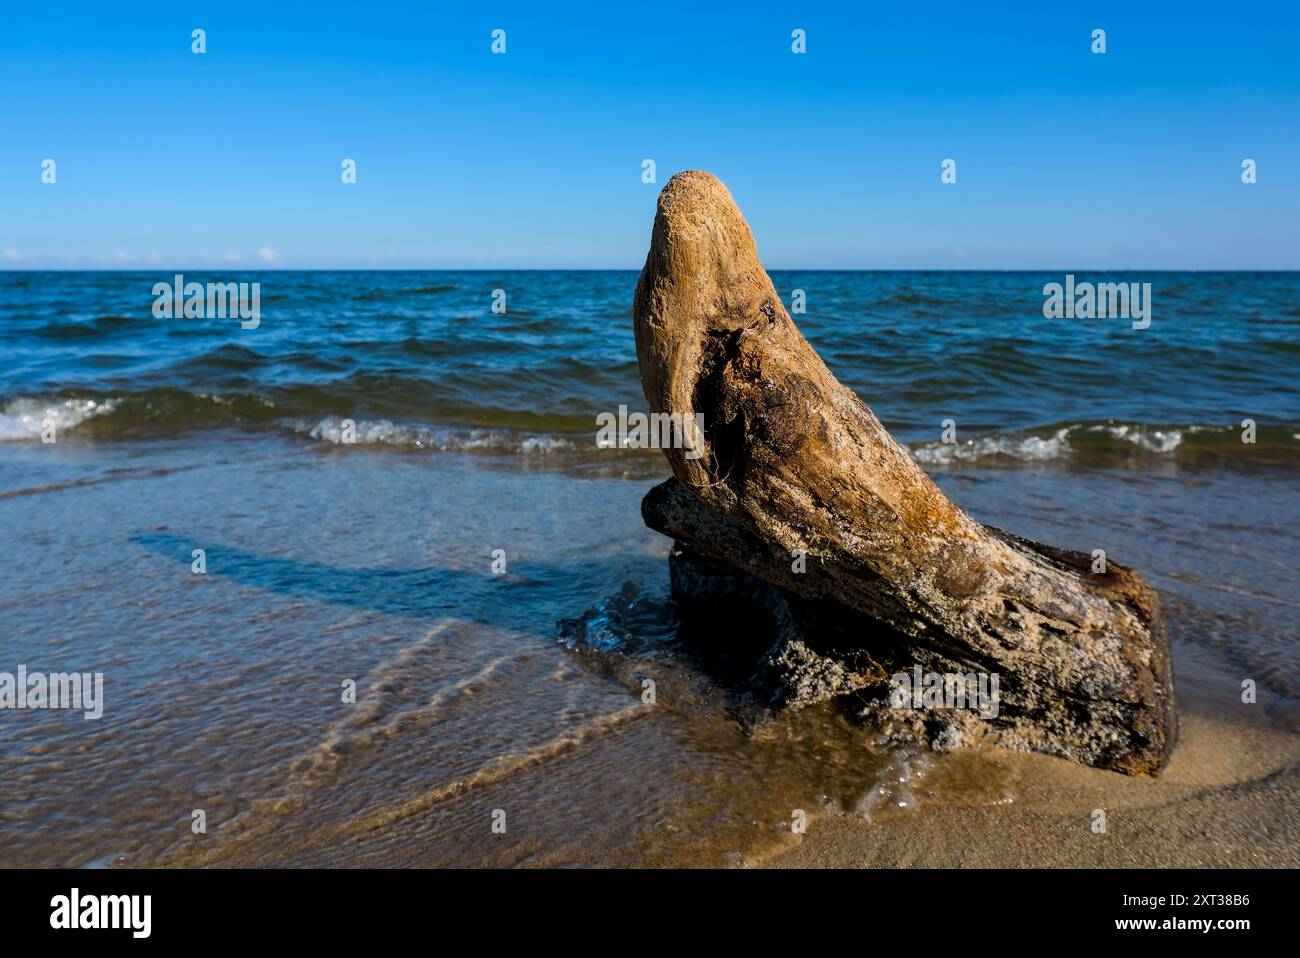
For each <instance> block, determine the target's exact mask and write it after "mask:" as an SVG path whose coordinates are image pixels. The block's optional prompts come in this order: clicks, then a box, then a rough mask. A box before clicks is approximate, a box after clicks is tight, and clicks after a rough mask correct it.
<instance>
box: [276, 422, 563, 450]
mask: <svg viewBox="0 0 1300 958" xmlns="http://www.w3.org/2000/svg"><path fill="white" fill-rule="evenodd" d="M293 431H294V432H296V433H298V434H300V435H306V436H309V437H310V438H312V439H317V440H320V441H322V442H328V443H331V444H333V445H336V446H343V445H358V446H390V447H397V448H405V449H424V450H431V451H434V452H497V453H514V454H519V455H525V456H533V455H548V454H554V453H559V452H571V451H573V450H574V449H575V448H576V443H575V442H574V440H573V439H572V438H569V437H564V436H548V435H530V434H527V433H517V432H512V431H507V430H496V429H455V428H439V427H435V426H425V425H412V424H403V423H395V422H392V421H391V420H388V419H360V420H354V419H349V418H347V417H343V416H327V417H326V418H324V419H321V420H320V421H319V422H316V423H311V422H306V421H303V420H299V421H297V422H295V423H294V424H293Z"/></svg>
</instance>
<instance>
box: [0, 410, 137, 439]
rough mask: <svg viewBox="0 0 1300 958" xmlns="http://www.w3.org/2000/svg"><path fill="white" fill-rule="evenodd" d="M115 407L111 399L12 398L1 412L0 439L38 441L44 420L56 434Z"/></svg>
mask: <svg viewBox="0 0 1300 958" xmlns="http://www.w3.org/2000/svg"><path fill="white" fill-rule="evenodd" d="M115 407H116V402H115V401H114V400H112V399H103V400H97V399H62V400H57V399H56V400H45V399H15V400H13V401H12V402H10V403H8V404H7V405H6V406H5V408H4V410H3V411H2V412H0V442H19V441H22V440H29V439H35V440H38V441H39V440H40V439H41V434H42V432H43V431H44V430H45V428H46V424H47V423H50V424H53V426H54V435H55V437H56V438H57V437H58V435H59V434H60V433H62V432H64V431H66V430H68V429H72V428H73V427H75V426H78V425H80V424H81V423H83V422H85V421H86V420H87V419H90V418H91V417H93V416H102V415H106V414H107V413H111V412H112V411H113V409H114V408H115Z"/></svg>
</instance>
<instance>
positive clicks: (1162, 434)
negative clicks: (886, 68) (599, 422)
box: [0, 270, 1300, 865]
mask: <svg viewBox="0 0 1300 958" xmlns="http://www.w3.org/2000/svg"><path fill="white" fill-rule="evenodd" d="M772 278H773V281H774V283H775V285H776V288H777V290H778V292H779V293H780V294H781V296H782V298H783V300H784V301H785V302H786V304H787V307H789V306H790V305H791V304H792V303H793V302H794V301H795V298H796V291H797V290H799V291H802V297H800V298H801V299H802V301H803V302H804V303H805V304H806V311H805V312H796V313H794V314H793V318H794V320H795V321H796V323H797V324H798V326H799V327H800V329H801V330H802V331H803V333H804V335H805V336H806V338H807V339H808V340H809V341H810V342H811V344H812V345H813V346H814V347H815V348H816V349H817V350H818V352H819V353H820V354H821V356H822V358H823V359H824V360H825V361H826V363H827V365H828V366H829V367H830V369H831V370H832V371H833V372H834V373H835V375H836V376H837V377H839V379H840V380H841V381H843V382H844V383H845V384H846V385H848V386H849V387H851V388H852V389H853V390H855V391H856V392H857V393H858V395H859V396H860V397H862V399H863V400H864V401H865V402H866V403H867V404H868V405H869V406H870V407H871V408H872V409H873V410H874V412H875V413H876V414H877V416H879V418H880V419H881V421H882V422H883V423H884V424H885V425H886V427H888V428H889V429H890V430H891V432H893V434H894V435H895V436H896V437H897V438H898V439H899V440H901V441H902V442H903V443H904V444H905V445H906V446H907V448H908V449H909V450H910V451H911V453H912V454H913V455H914V456H915V457H916V459H917V460H918V462H919V463H920V464H921V465H922V466H923V467H924V468H925V469H926V470H927V471H929V472H930V473H931V474H932V475H933V476H934V477H935V479H936V481H937V482H938V483H939V484H940V486H941V487H942V488H943V489H944V491H945V492H946V493H947V494H948V495H949V496H950V497H951V498H952V499H953V500H954V501H956V502H957V503H958V504H960V505H962V506H963V507H965V508H966V509H967V510H968V511H970V512H971V513H972V514H973V515H974V516H975V517H976V518H978V519H980V520H981V521H984V522H988V523H991V524H994V525H997V526H999V527H1001V528H1005V529H1008V530H1010V531H1013V532H1016V533H1018V534H1022V535H1026V536H1029V537H1031V538H1036V539H1040V540H1042V541H1046V542H1050V543H1053V544H1055V545H1059V546H1063V547H1068V548H1075V549H1082V550H1084V551H1090V550H1092V549H1094V548H1104V549H1105V550H1106V552H1107V555H1108V556H1111V557H1113V558H1115V559H1116V560H1118V561H1121V562H1123V563H1125V564H1127V565H1131V566H1133V567H1135V568H1137V569H1138V570H1139V571H1140V572H1141V573H1142V574H1143V575H1144V576H1146V578H1147V579H1148V581H1150V582H1151V583H1152V584H1153V585H1154V586H1155V587H1156V588H1157V589H1158V590H1159V592H1160V595H1161V599H1162V603H1163V605H1164V608H1165V611H1166V615H1167V617H1168V620H1169V625H1170V631H1171V635H1172V638H1173V642H1174V650H1175V672H1176V675H1177V681H1178V688H1179V694H1180V697H1181V699H1182V701H1183V703H1184V708H1185V709H1188V710H1192V711H1196V710H1199V711H1201V712H1204V713H1207V714H1216V715H1227V714H1231V715H1232V716H1234V717H1236V718H1239V719H1243V720H1248V721H1252V722H1258V723H1264V724H1272V725H1281V726H1286V727H1294V726H1295V723H1296V716H1297V714H1298V713H1297V703H1300V652H1298V651H1297V644H1296V625H1295V622H1296V613H1297V610H1298V608H1300V572H1298V571H1297V563H1296V555H1297V546H1298V545H1300V495H1298V493H1300V274H1296V273H1213V272H1196V273H1178V272H1169V273H1159V272H1156V273H1141V274H1126V273H1113V274H1104V275H1103V274H1097V275H1087V274H1076V276H1075V280H1076V282H1084V281H1091V282H1098V281H1105V282H1149V283H1151V316H1150V325H1149V326H1148V327H1146V328H1144V329H1135V328H1133V324H1132V323H1130V322H1129V321H1128V320H1127V319H1124V318H1113V319H1101V318H1097V319H1049V318H1045V317H1044V314H1043V303H1044V293H1043V288H1044V286H1045V284H1048V283H1053V282H1056V283H1061V282H1064V279H1065V276H1064V273H1059V274H1049V273H1028V272H818V271H809V272H788V271H779V270H778V271H775V272H773V273H772ZM185 279H186V281H195V282H200V283H208V282H254V281H255V282H258V283H260V284H261V285H260V317H259V322H258V325H257V328H255V329H245V328H242V327H241V324H240V321H239V320H238V318H223V319H197V318H195V319H186V318H171V319H166V318H163V319H160V318H156V317H155V315H154V311H153V306H154V301H155V294H154V292H153V287H154V285H155V284H156V283H159V282H167V283H170V282H172V280H173V275H172V274H171V273H165V274H159V273H156V272H147V273H146V272H0V350H2V354H3V356H4V359H5V361H4V363H3V364H0V521H3V528H4V532H5V539H6V544H5V548H4V550H3V557H2V558H0V614H2V615H3V624H2V628H0V671H11V672H12V671H13V670H14V668H15V667H16V666H17V665H18V664H20V663H22V664H25V665H26V666H27V667H28V668H29V669H31V670H36V669H44V670H49V671H62V670H72V669H75V670H81V671H87V672H93V671H101V672H103V674H104V676H105V699H106V700H105V708H104V717H103V718H102V719H100V720H98V721H94V722H91V721H84V722H83V720H82V719H81V718H80V717H79V716H78V717H76V720H75V721H73V720H72V719H71V718H70V717H69V716H68V715H66V714H60V713H57V712H53V711H47V712H43V713H28V714H24V715H22V716H21V718H22V721H21V722H19V721H15V720H12V715H13V714H15V713H10V715H8V716H5V715H0V782H3V783H4V785H3V790H2V791H0V834H2V835H3V836H4V838H3V840H2V841H0V865H12V864H22V863H35V861H36V860H37V858H38V856H42V857H39V861H40V862H41V863H48V864H69V865H149V864H291V865H292V864H358V865H364V864H380V865H399V864H437V865H484V864H526V865H545V864H579V865H582V864H605V865H608V864H614V865H620V864H622V865H627V864H706V865H710V864H711V865H726V864H735V863H743V862H747V861H750V860H757V859H759V858H761V857H762V856H763V855H765V854H768V853H769V852H770V851H771V849H773V848H777V847H780V846H781V843H782V842H783V841H785V839H786V838H787V837H788V834H789V828H788V822H787V820H788V818H789V815H790V810H791V809H792V808H821V809H823V810H826V814H832V813H833V814H858V815H866V816H870V815H872V814H875V805H873V804H872V802H873V801H874V799H873V798H872V796H879V795H880V794H881V791H880V789H881V787H882V786H881V782H882V775H883V776H885V777H886V778H889V777H890V776H891V775H892V776H894V778H889V780H890V781H893V780H894V779H895V778H897V776H896V775H895V772H896V770H897V763H898V761H899V760H900V759H899V757H898V756H895V755H889V754H886V753H882V752H880V751H879V750H877V749H876V748H875V746H874V745H873V743H872V742H871V741H870V740H869V739H867V738H866V737H865V736H864V734H863V732H862V730H860V729H858V728H856V727H855V726H853V724H852V723H849V722H846V721H845V720H844V719H843V717H842V716H839V715H837V714H835V713H834V712H833V711H818V710H810V711H808V712H805V713H799V714H793V715H787V716H780V717H775V718H773V719H772V723H773V724H771V725H767V726H764V731H763V732H762V733H761V734H755V732H754V730H753V729H752V728H751V727H749V726H748V725H747V724H746V723H744V722H740V721H738V720H737V718H736V716H735V713H734V705H735V703H734V701H733V699H732V697H731V692H730V691H729V690H728V689H727V688H725V687H723V686H722V685H720V684H719V683H717V682H716V681H714V679H713V678H712V677H711V675H710V674H709V672H708V671H707V670H705V669H702V668H701V667H699V665H698V663H696V662H694V661H693V660H692V658H691V656H690V655H688V654H687V653H686V652H685V650H683V649H682V648H681V646H680V645H679V643H678V642H677V639H676V619H675V611H674V608H673V605H672V602H671V599H670V598H669V596H668V591H667V569H666V555H667V550H668V547H669V545H670V543H669V542H668V541H667V540H665V539H663V538H662V537H661V536H659V535H658V534H656V533H654V532H652V531H650V530H648V529H646V528H645V527H644V526H643V525H642V523H641V520H640V514H639V502H640V499H641V496H642V495H644V493H645V491H646V490H647V489H648V488H649V487H650V486H651V485H653V484H654V483H656V482H657V481H659V480H660V479H662V478H663V477H665V476H667V474H668V470H667V467H666V464H665V462H664V460H663V458H662V455H661V454H660V453H658V452H656V451H654V450H637V449H621V448H600V447H598V446H597V443H596V417H597V416H598V415H600V414H601V413H605V412H616V411H617V410H618V407H619V406H620V405H627V406H629V407H630V408H632V409H634V410H636V409H641V410H644V409H645V408H646V407H645V403H644V398H643V396H642V393H641V388H640V384H639V381H638V376H637V365H636V355H635V349H634V344H633V338H632V318H631V302H632V291H633V287H634V285H635V282H636V273H635V272H634V271H605V272H581V271H543V272H512V271H502V272H490V271H464V272H461V271H437V272H426V271H411V272H287V271H286V272H275V271H266V272H256V273H240V274H236V273H229V274H224V273H198V272H194V273H186V274H185ZM498 291H499V292H498ZM494 303H497V304H503V306H504V310H503V311H501V307H500V305H499V306H498V309H497V310H494V309H493V304H494ZM945 427H948V428H949V435H948V437H947V438H949V439H952V440H954V441H945V436H944V431H945ZM353 437H355V441H350V440H351V439H353ZM46 440H52V441H46ZM199 553H201V554H202V556H203V566H204V567H203V569H202V570H201V571H196V568H195V563H196V561H197V559H196V556H197V555H198V554H199ZM494 564H495V565H494ZM575 623H578V624H576V625H575ZM646 676H652V677H654V678H655V680H656V682H657V683H658V689H659V692H658V703H659V704H657V705H656V706H655V708H653V709H646V708H644V707H643V703H642V702H641V698H640V694H641V693H640V689H641V680H642V679H643V678H644V677H646ZM1245 680H1249V681H1251V682H1253V683H1255V684H1256V686H1257V687H1258V701H1257V703H1256V704H1255V705H1254V706H1252V707H1247V706H1246V705H1244V704H1243V703H1242V701H1241V694H1240V693H1241V689H1242V683H1243V681H1245ZM349 682H351V683H353V686H354V688H355V689H356V700H355V702H346V701H344V696H343V691H342V690H345V689H346V686H347V683H349ZM913 761H914V762H915V763H917V764H915V765H914V766H912V771H913V772H915V773H916V774H918V775H919V774H920V771H922V770H924V771H926V772H927V774H931V775H933V776H936V777H937V778H936V779H935V780H937V781H947V786H946V787H947V792H946V794H950V795H951V794H953V793H954V792H961V791H962V788H963V782H966V783H967V784H968V785H969V788H970V789H972V790H974V789H975V786H974V785H973V784H970V783H971V782H973V781H975V780H976V779H978V780H979V781H981V782H984V783H985V785H986V784H987V782H986V781H985V779H983V778H980V777H979V776H974V777H973V778H972V777H969V775H968V772H969V769H967V771H966V772H963V773H962V775H958V773H957V772H956V771H952V770H949V771H947V772H945V771H944V765H943V762H941V761H937V760H935V761H934V762H932V760H930V759H924V760H921V759H913ZM932 764H934V765H937V768H936V769H934V770H932V769H931V766H932ZM891 770H892V771H891ZM909 774H910V773H909ZM945 775H947V776H948V779H946V780H945V779H944V776H945ZM964 775H965V776H967V777H965V778H964V777H963V776H964ZM983 787H984V786H983V785H982V786H981V788H983ZM1015 787H1016V786H1015V783H1014V781H1012V780H1010V779H1008V780H1007V781H1005V782H1000V784H998V785H997V790H1000V791H998V794H999V795H1002V794H1003V792H1005V793H1006V794H1008V795H1012V797H1013V798H1014V797H1015V796H1014V792H1015ZM981 794H984V792H981ZM908 795H909V796H910V798H908V797H905V798H904V799H903V801H902V804H903V805H907V804H908V803H909V802H915V801H920V802H921V803H922V804H924V798H923V797H921V792H920V790H919V789H918V791H917V792H916V794H912V793H911V792H909V793H908ZM999 800H1001V799H999ZM1008 800H1012V799H1008ZM196 808H202V809H203V810H204V812H205V817H206V821H207V823H208V825H207V832H206V834H204V835H202V836H198V835H196V833H194V832H193V831H192V829H191V827H190V825H191V821H192V813H193V811H194V810H195V809H196ZM498 809H503V810H505V812H506V814H507V817H508V818H509V820H510V821H511V822H517V825H512V827H511V828H510V829H509V830H508V831H507V833H506V835H505V836H501V840H496V841H494V840H493V838H492V836H493V834H494V833H492V832H491V831H490V819H491V815H492V813H493V812H494V811H495V810H498ZM480 832H482V834H483V839H482V840H481V841H480V840H474V841H471V840H467V839H466V837H465V836H466V835H477V834H479V833H480ZM507 836H508V837H507ZM51 855H52V856H54V858H53V860H52V859H51V858H50V856H51Z"/></svg>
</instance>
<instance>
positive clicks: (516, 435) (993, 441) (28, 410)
mask: <svg viewBox="0 0 1300 958" xmlns="http://www.w3.org/2000/svg"><path fill="white" fill-rule="evenodd" d="M329 405H333V406H334V408H333V409H330V408H329ZM351 405H352V403H351V402H350V401H349V400H348V399H346V398H342V399H341V401H340V398H339V397H336V399H335V402H334V403H329V398H328V396H327V395H325V394H324V393H322V392H321V391H320V390H319V389H317V388H316V387H311V388H310V389H308V391H307V392H306V393H303V392H301V391H300V390H295V391H287V392H284V393H282V394H280V395H276V396H275V398H268V397H266V396H262V395H259V394H256V393H245V392H230V393H203V392H191V391H188V390H183V389H175V388H170V387H168V388H155V389H144V390H140V391H136V392H129V391H119V392H115V393H70V392H60V393H55V394H52V395H47V396H17V397H13V398H11V399H9V400H8V401H3V405H2V406H0V442H40V441H41V440H42V432H43V430H44V428H45V426H46V424H47V423H52V424H53V425H54V428H55V434H56V436H57V437H58V439H59V440H64V439H72V440H78V439H85V440H93V441H99V442H104V441H113V440H125V439H136V438H142V437H149V438H177V437H180V436H183V435H186V434H190V433H193V432H195V431H198V430H203V429H214V428H217V429H222V428H224V429H238V430H242V431H262V432H266V431H270V432H279V433H284V434H288V435H291V436H294V437H297V438H301V439H309V440H313V441H316V442H319V443H325V444H328V445H331V446H344V445H356V446H359V447H362V448H387V449H393V450H400V451H412V452H416V451H418V452H470V453H473V452H478V453H494V454H502V455H520V456H530V457H536V456H545V457H549V458H557V457H569V458H575V457H580V458H584V459H589V458H593V457H599V458H602V459H604V458H609V457H611V456H622V457H632V458H640V459H652V460H655V461H657V462H660V463H661V462H662V460H661V459H660V458H659V453H658V451H657V450H645V449H633V448H616V449H601V448H598V447H597V442H596V425H595V422H596V420H595V413H596V410H593V411H590V412H588V413H586V414H578V413H577V412H575V411H572V410H570V411H566V412H564V413H559V412H553V413H548V414H541V413H537V412H534V411H532V410H522V409H513V408H500V407H483V408H479V407H466V406H464V405H463V404H461V405H448V404H441V405H436V408H432V407H434V406H435V404H430V405H431V408H430V409H429V410H428V412H427V413H426V415H424V416H412V415H410V414H409V413H408V412H407V408H406V407H407V406H408V405H410V403H398V404H397V405H396V406H395V407H394V408H396V409H397V410H398V415H382V414H380V415H375V414H374V411H375V407H376V406H378V409H379V410H380V411H382V412H387V411H388V410H387V409H385V408H384V407H385V405H388V406H393V403H387V404H385V403H382V402H380V403H358V404H357V406H356V407H354V409H355V411H348V409H347V407H348V406H351ZM322 406H324V407H325V408H321V407H322ZM340 406H342V407H343V408H342V409H340V408H339V407H340ZM367 407H369V409H368V408H367ZM1243 432H1244V430H1243V428H1242V427H1241V426H1239V425H1209V424H1204V423H1200V424H1181V425H1169V424H1161V423H1143V422H1124V421H1118V420H1104V421H1083V422H1058V423H1053V424H1048V425H1043V426H1037V427H1034V428H1032V429H1028V430H1023V431H1019V432H1004V431H990V432H986V433H978V434H975V435H973V436H970V437H960V438H959V439H958V440H957V441H956V442H943V441H941V440H922V441H917V440H916V439H915V438H914V437H909V436H904V437H903V438H906V439H911V441H910V442H904V446H905V448H906V449H907V450H908V452H909V453H910V454H911V455H912V457H913V458H914V459H915V460H916V461H917V462H918V463H919V464H920V465H921V466H923V467H925V468H929V469H955V468H962V467H977V468H1010V467H1024V466H1031V465H1049V464H1060V465H1065V466H1070V467H1085V468H1089V467H1115V468H1143V467H1146V466H1150V465H1154V464H1160V463H1169V464H1174V465H1178V466H1180V467H1197V466H1208V465H1213V466H1220V467H1225V468H1233V467H1238V466H1239V467H1241V468H1252V467H1256V466H1260V465H1269V466H1276V465H1285V466H1288V467H1292V468H1295V467H1300V429H1298V428H1297V426H1296V424H1294V423H1288V424H1283V425H1270V424H1260V425H1257V426H1256V427H1255V434H1254V439H1255V441H1254V442H1253V443H1250V442H1244V441H1243Z"/></svg>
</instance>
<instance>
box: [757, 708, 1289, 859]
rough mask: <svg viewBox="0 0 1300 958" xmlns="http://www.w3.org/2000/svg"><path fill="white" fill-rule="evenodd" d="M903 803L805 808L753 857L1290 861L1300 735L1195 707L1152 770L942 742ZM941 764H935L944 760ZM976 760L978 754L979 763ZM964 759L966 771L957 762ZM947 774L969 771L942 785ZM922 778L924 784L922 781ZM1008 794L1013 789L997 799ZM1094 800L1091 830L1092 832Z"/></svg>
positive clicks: (1186, 716) (963, 765)
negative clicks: (1125, 770) (961, 788)
mask: <svg viewBox="0 0 1300 958" xmlns="http://www.w3.org/2000/svg"><path fill="white" fill-rule="evenodd" d="M949 760H950V761H947V762H945V763H943V764H942V765H941V766H940V768H939V770H938V771H937V775H936V776H935V779H934V781H932V782H930V783H929V787H930V788H931V789H934V790H935V792H936V794H935V795H932V796H930V797H929V800H928V801H927V800H924V799H923V800H922V801H921V802H920V803H919V805H918V807H917V809H916V810H915V811H914V812H909V811H896V810H893V809H891V810H890V811H889V812H886V813H884V814H882V815H881V816H879V817H878V819H877V820H876V821H873V822H867V821H864V820H862V819H861V818H857V817H854V816H851V815H823V816H819V817H817V818H815V819H812V820H810V823H809V829H808V832H807V833H806V834H805V835H803V836H791V838H790V840H789V841H788V842H787V843H786V844H785V846H784V847H782V848H778V849H776V850H774V851H772V852H770V853H768V854H766V855H764V856H762V857H761V858H758V859H756V860H754V861H753V862H752V863H751V864H752V865H754V866H755V867H765V868H1016V867H1019V868H1024V867H1062V868H1064V867H1069V868H1150V867H1158V868H1202V867H1218V868H1244V867H1266V868H1295V867H1298V866H1300V829H1298V828H1297V825H1296V822H1295V816H1294V814H1293V809H1295V808H1296V807H1297V806H1300V733H1296V732H1294V731H1289V730H1284V729H1277V728H1269V727H1267V726H1263V725H1258V724H1254V723H1247V722H1244V721H1242V720H1240V719H1237V718H1231V717H1227V716H1224V715H1212V714H1209V713H1206V712H1201V711H1195V712H1194V711H1187V710H1185V711H1184V713H1183V721H1182V738H1181V741H1180V743H1179V745H1178V747H1177V748H1176V749H1175V751H1174V753H1173V756H1172V758H1171V760H1170V762H1169V765H1168V767H1167V768H1166V769H1165V770H1164V771H1163V772H1162V773H1161V774H1160V775H1159V776H1157V777H1154V778H1151V777H1130V776H1126V775H1121V774H1118V773H1115V772H1108V771H1103V770H1099V769H1093V768H1087V767H1085V766H1081V765H1075V764H1073V763H1071V762H1067V761H1064V760H1062V759H1057V758H1050V757H1047V756H1043V755H1036V754H1032V753H1021V752H1009V751H1005V750H1002V749H983V750H979V751H976V752H970V753H954V754H953V755H951V756H949ZM944 766H947V767H946V768H945V767H944ZM979 766H983V767H982V768H980V767H979ZM963 767H966V768H967V769H968V770H969V771H970V772H971V773H973V774H969V775H966V774H963V771H962V770H963ZM957 777H963V778H966V779H967V781H974V782H982V784H981V785H977V786H976V787H974V788H968V789H967V790H966V791H965V792H964V793H963V794H961V795H956V794H945V781H946V780H949V781H950V780H953V779H955V778H957ZM922 787H925V785H924V784H923V786H922ZM1009 793H1013V794H1014V797H1010V798H1008V795H1009ZM1097 809H1102V810H1104V811H1105V826H1106V832H1105V833H1104V834H1102V833H1097V832H1094V831H1093V826H1094V822H1095V821H1096V818H1095V811H1096V810H1097Z"/></svg>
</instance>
